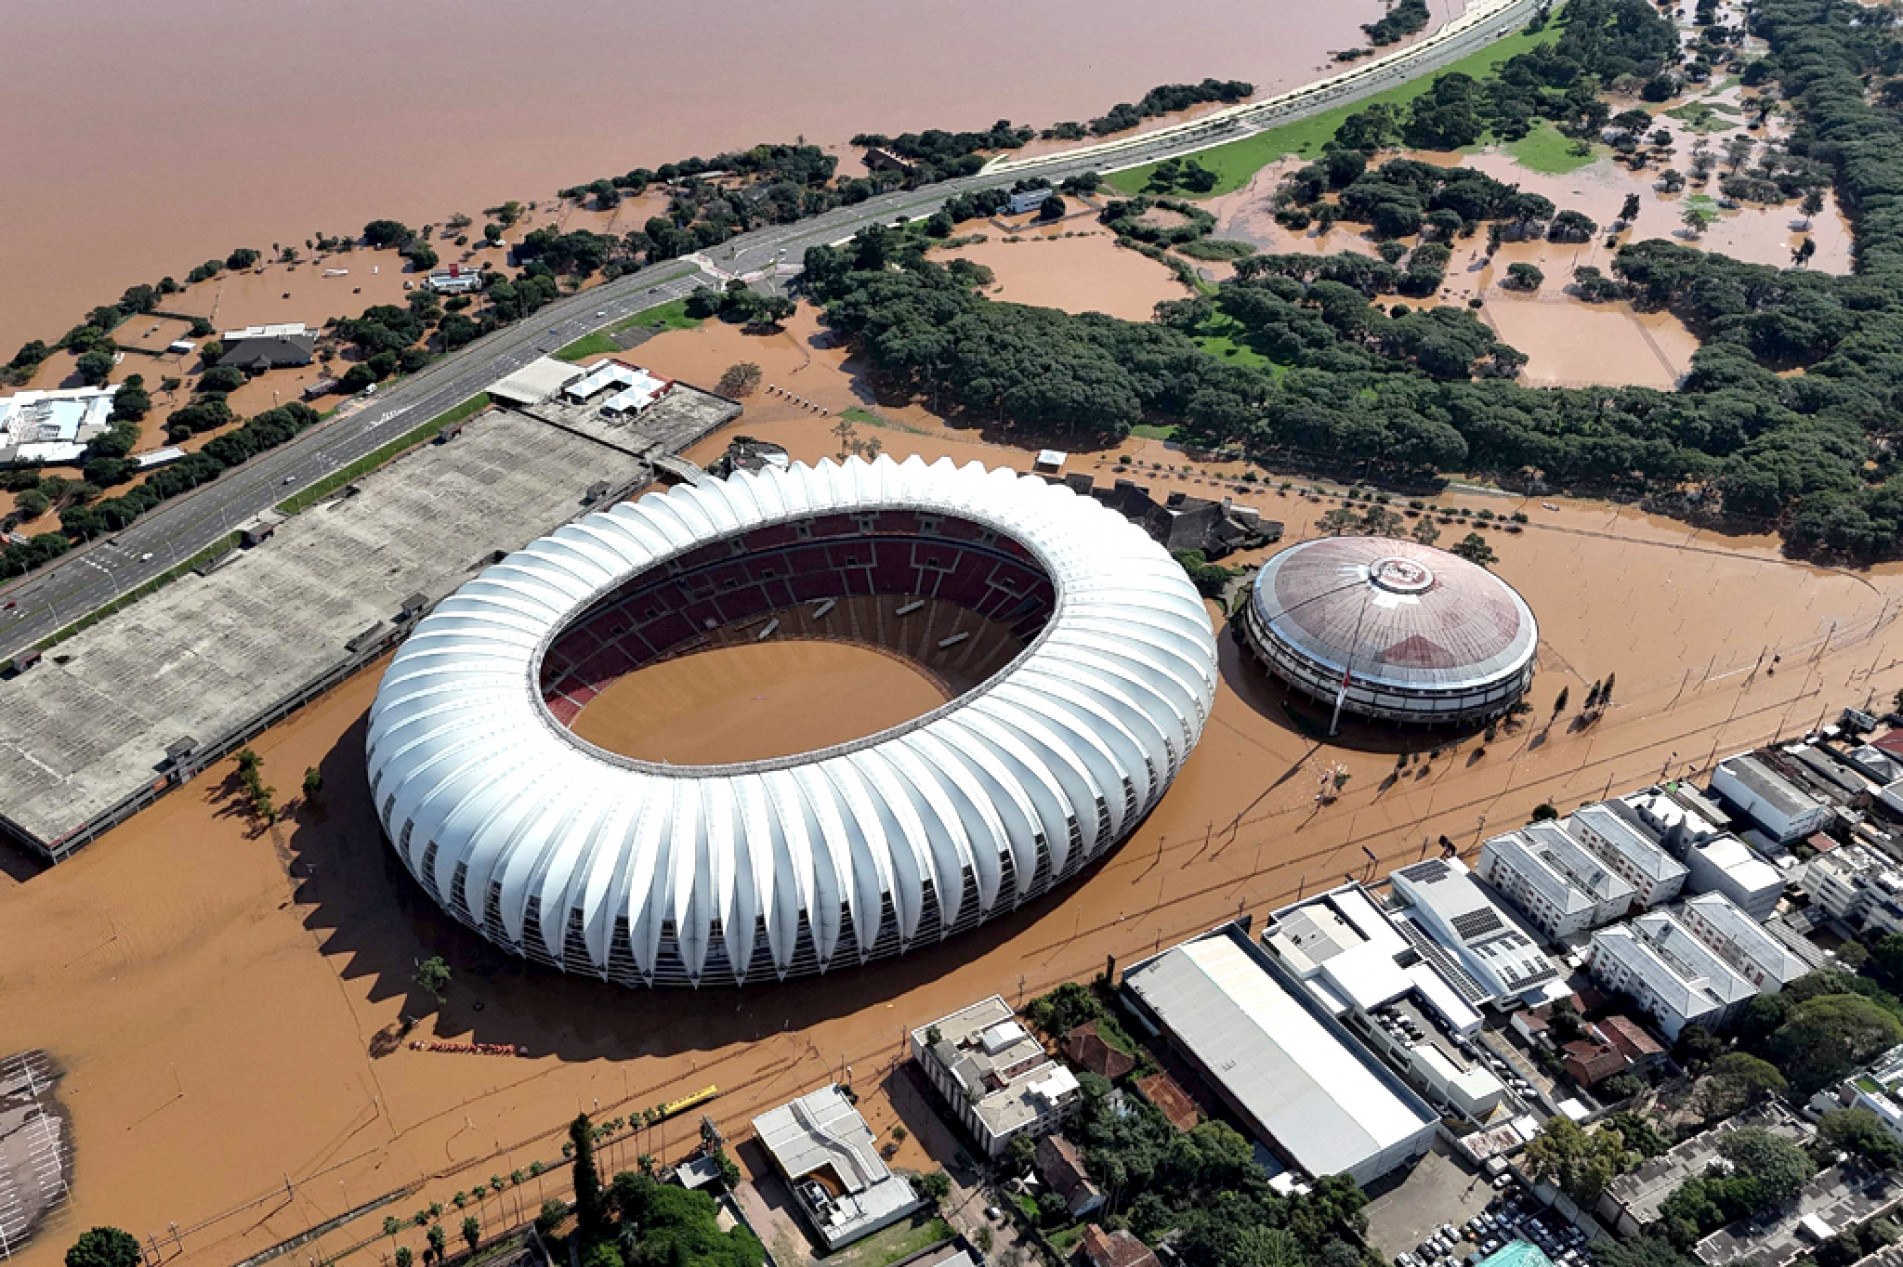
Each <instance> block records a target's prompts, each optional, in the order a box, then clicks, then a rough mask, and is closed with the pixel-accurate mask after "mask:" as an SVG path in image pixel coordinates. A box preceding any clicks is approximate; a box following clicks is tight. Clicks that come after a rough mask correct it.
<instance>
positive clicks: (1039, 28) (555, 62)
mask: <svg viewBox="0 0 1903 1267" xmlns="http://www.w3.org/2000/svg"><path fill="white" fill-rule="evenodd" d="M1459 7H1460V6H1459V3H1458V0H1433V3H1432V8H1433V11H1434V18H1433V23H1432V25H1433V26H1434V27H1438V26H1440V25H1441V24H1443V23H1445V22H1446V21H1447V20H1448V19H1449V18H1451V17H1452V16H1454V14H1455V13H1457V12H1458V10H1459ZM1383 11H1384V6H1383V4H1382V3H1381V0H1341V2H1340V3H1337V4H1332V5H1305V4H1295V3H1278V4H1273V5H1266V6H1265V5H1261V4H1253V3H1248V2H1247V0H1183V3H1179V4H1174V5H1155V4H1148V3H1143V2H1142V0H1099V3H1096V4H1094V5H1092V6H1090V10H1089V13H1088V15H1087V16H1086V15H1082V14H1080V12H1079V10H1078V9H1077V8H1076V7H1075V6H1074V5H1070V4H1065V3H1061V2H1060V0H1032V2H1031V3H1021V2H1020V3H1006V2H1005V0H979V2H978V3H975V4H967V5H963V6H960V8H959V9H958V11H957V13H956V15H955V18H954V15H952V14H950V13H949V12H948V11H947V10H945V9H944V8H943V6H939V5H931V4H927V3H925V0H884V2H882V3H874V0H840V2H839V3H835V4H832V5H828V6H826V7H824V8H820V7H817V6H813V7H800V6H794V7H791V8H789V7H788V6H785V5H779V4H773V3H769V2H768V0H732V2H730V3H726V4H718V5H691V4H671V5H658V6H657V5H629V4H625V3H621V2H619V0H574V2H573V3H570V4H566V5H563V6H561V7H560V8H559V9H553V10H548V11H546V12H544V11H541V10H536V11H533V12H530V11H524V10H523V9H521V8H520V7H519V6H514V5H508V4H504V3H502V2H501V0H475V2H474V3H464V4H451V3H447V0H422V2H421V3H415V4H403V5H384V6H377V7H365V6H362V5H359V4H348V3H342V2H340V0H328V2H326V3H319V4H317V5H270V4H242V3H236V2H235V0H185V2H184V3H182V4H173V5H158V6H154V5H149V4H135V3H131V2H129V0H102V3H99V4H94V5H86V6H73V5H49V4H44V3H37V2H36V0H0V31H5V32H6V38H5V39H4V40H0V163H4V168H3V169H0V224H4V225H5V226H6V230H7V231H6V233H5V234H4V235H0V277H4V278H5V279H6V285H7V293H8V294H9V295H10V296H13V297H14V298H15V299H16V300H19V299H30V300H31V302H15V303H10V304H5V305H0V348H5V349H7V350H9V351H10V350H11V348H12V347H14V346H15V345H17V344H18V343H20V342H22V341H23V340H25V339H27V338H32V337H43V338H50V337H52V336H54V335H57V334H59V333H60V332H61V331H63V330H64V329H65V328H66V327H67V326H69V325H71V324H72V323H73V322H74V321H75V320H76V319H77V318H78V317H79V316H80V315H81V314H83V313H84V312H85V311H86V309H87V308H89V307H91V306H92V305H94V304H98V303H102V302H108V301H110V300H112V299H114V298H117V296H118V294H119V292H120V291H121V290H123V289H124V288H125V287H126V286H127V285H130V284H132V283H134V282H142V281H154V280H156V279H157V278H159V277H160V276H162V275H165V274H172V275H174V276H179V277H182V276H183V275H184V273H185V271H186V270H187V269H188V268H190V267H191V265H192V264H194V263H196V262H197V261H199V260H203V259H205V258H207V257H210V256H214V255H216V256H223V255H224V254H225V253H226V252H227V251H229V250H230V249H231V248H233V247H235V246H240V245H250V246H255V247H258V248H260V249H263V248H267V247H269V246H270V245H271V244H272V243H274V242H278V243H284V244H291V243H301V242H302V241H303V240H304V239H305V238H307V237H309V236H310V235H311V234H312V233H313V232H315V231H318V230H323V231H325V232H327V233H342V232H351V231H355V230H356V229H357V228H359V227H360V226H361V225H362V224H363V223H364V222H365V221H366V220H369V219H372V218H374V217H377V216H395V217H397V218H399V219H404V220H407V221H409V222H411V223H413V224H414V223H419V222H424V221H430V220H435V219H440V218H442V217H444V216H447V215H448V214H450V213H451V212H453V211H457V210H462V211H465V212H468V213H469V214H471V215H475V214H477V213H479V212H480V211H481V209H482V208H483V207H485V206H488V205H491V204H494V203H498V202H501V201H503V200H505V199H509V198H516V199H521V200H523V201H525V202H526V201H528V200H531V199H545V198H547V197H549V196H550V195H551V194H552V193H553V191H554V190H556V189H558V188H560V187H562V186H564V185H569V184H576V183H581V182H585V181H588V180H592V179H594V178H596V177H599V176H609V175H614V174H616V173H618V172H623V171H626V170H628V169H629V168H632V167H636V166H643V165H646V166H654V165H657V164H660V163H664V162H667V161H669V160H672V159H677V158H681V157H684V156H686V155H689V154H703V155H712V154H714V153H716V152H718V151H720V150H722V149H725V148H732V147H736V146H743V145H748V144H751V143H754V142H757V141H765V140H773V141H791V140H794V139H796V138H798V137H802V136H804V137H807V138H811V139H813V140H814V141H816V142H840V141H844V140H845V139H846V138H848V137H850V136H852V135H853V134H854V133H856V132H861V131H880V132H888V133H896V132H903V131H907V130H912V129H920V128H927V127H950V128H982V127H987V126H989V125H990V124H991V122H992V121H993V120H995V119H998V118H1000V117H1008V118H1011V119H1013V120H1019V121H1024V122H1030V123H1034V124H1039V125H1042V124H1048V123H1051V122H1054V121H1057V120H1059V119H1088V118H1090V117H1091V116H1093V115H1096V114H1101V113H1102V112H1103V111H1104V110H1106V109H1108V108H1109V107H1110V106H1111V105H1113V104H1115V103H1116V102H1118V101H1134V100H1135V99H1137V98H1138V97H1139V96H1141V95H1142V94H1143V92H1144V91H1145V90H1146V89H1148V88H1150V87H1151V86H1152V85H1155V84H1159V83H1164V82H1171V81H1181V80H1196V79H1200V78H1202V77H1204V76H1206V75H1213V76H1217V77H1220V78H1237V79H1247V80H1249V81H1250V82H1252V83H1254V84H1255V85H1256V87H1257V89H1258V90H1259V91H1262V92H1274V91H1278V90H1281V89H1285V88H1289V87H1292V86H1294V85H1296V84H1298V83H1301V82H1305V81H1307V80H1310V79H1312V78H1315V77H1316V76H1317V74H1319V73H1320V72H1321V71H1322V70H1324V69H1325V68H1326V66H1327V58H1328V54H1329V53H1330V52H1331V51H1332V50H1334V49H1337V48H1345V47H1350V46H1353V45H1355V44H1358V43H1361V42H1362V38H1361V34H1360V31H1359V29H1358V28H1359V26H1360V24H1361V23H1364V22H1368V21H1371V20H1373V19H1374V18H1376V17H1379V16H1380V15H1381V14H1382V12H1383ZM624 218H625V217H624Z"/></svg>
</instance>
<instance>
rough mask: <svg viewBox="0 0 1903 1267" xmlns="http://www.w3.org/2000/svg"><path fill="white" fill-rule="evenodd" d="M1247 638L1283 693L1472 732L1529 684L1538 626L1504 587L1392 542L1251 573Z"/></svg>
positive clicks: (1338, 549)
mask: <svg viewBox="0 0 1903 1267" xmlns="http://www.w3.org/2000/svg"><path fill="white" fill-rule="evenodd" d="M1237 629H1238V630H1239V631H1240V632H1241V634H1242V638H1243V641H1244V642H1245V643H1246V644H1247V645H1248V647H1249V649H1250V650H1251V651H1252V652H1254V654H1255V656H1256V658H1257V659H1259V660H1260V661H1261V662H1262V663H1263V665H1264V666H1265V667H1266V668H1267V669H1268V670H1269V672H1271V673H1273V674H1274V675H1275V676H1276V677H1278V678H1280V679H1282V681H1284V682H1286V683H1287V684H1288V685H1289V686H1291V687H1294V688H1295V689H1296V690H1298V691H1300V692H1302V693H1303V694H1305V695H1309V696H1312V697H1313V698H1315V699H1316V700H1319V701H1321V702H1323V703H1325V704H1327V705H1329V706H1330V707H1331V708H1332V707H1333V706H1334V704H1335V702H1336V700H1337V698H1339V699H1340V701H1341V707H1342V711H1343V712H1347V713H1355V714H1358V715H1360V716H1363V717H1371V718H1375V719H1377V720H1380V721H1388V722H1403V723H1423V724H1437V723H1440V724H1445V723H1452V724H1470V723H1473V722H1478V721H1484V720H1486V719H1488V718H1492V717H1497V716H1499V715H1500V714H1502V713H1504V712H1506V711H1507V710H1508V709H1509V708H1511V707H1512V706H1513V704H1514V703H1515V702H1516V701H1517V700H1518V699H1519V698H1520V696H1521V694H1522V693H1524V692H1525V690H1526V688H1527V685H1528V684H1529V683H1530V682H1532V680H1533V657H1534V652H1535V651H1536V650H1537V648H1538V646H1539V628H1538V626H1537V625H1536V624H1535V623H1534V621H1533V613H1532V611H1531V610H1530V609H1529V608H1528V607H1527V605H1526V602H1525V600H1523V599H1522V598H1521V597H1520V596H1519V594H1518V593H1516V592H1515V591H1514V589H1513V587H1512V586H1510V585H1508V584H1507V583H1506V582H1505V581H1503V580H1501V579H1500V578H1499V577H1497V576H1495V575H1494V574H1493V573H1491V572H1489V571H1487V570H1486V569H1485V568H1483V567H1480V566H1479V565H1478V564H1474V563H1469V562H1468V561H1467V560H1465V559H1462V558H1460V557H1459V556H1457V555H1453V554H1449V553H1447V552H1446V551H1445V550H1437V549H1435V548H1434V547H1432V546H1424V545H1421V544H1419V543H1417V542H1413V541H1407V540H1397V539H1394V538H1390V537H1324V538H1321V539H1320V540H1316V541H1305V542H1302V543H1301V544H1299V545H1295V546H1291V547H1289V548H1288V549H1286V550H1283V551H1282V552H1281V553H1279V554H1277V555H1275V556H1274V557H1273V558H1271V559H1270V560H1269V561H1268V562H1267V563H1265V564H1264V565H1263V566H1262V570H1261V571H1260V572H1259V573H1258V574H1257V575H1256V580H1255V588H1254V591H1253V593H1252V594H1251V595H1250V599H1249V606H1248V609H1247V611H1246V612H1245V613H1244V615H1243V619H1242V620H1241V621H1239V622H1238V623H1237Z"/></svg>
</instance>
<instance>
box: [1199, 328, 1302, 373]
mask: <svg viewBox="0 0 1903 1267" xmlns="http://www.w3.org/2000/svg"><path fill="white" fill-rule="evenodd" d="M1247 333H1248V332H1247V331H1245V330H1244V329H1243V328H1242V323H1241V322H1239V321H1237V320H1236V319H1235V318H1234V317H1226V316H1223V315H1221V314H1217V315H1216V316H1213V317H1211V318H1210V319H1209V320H1207V321H1205V322H1203V323H1202V324H1201V325H1199V326H1197V327H1196V329H1195V330H1194V331H1192V332H1191V334H1190V338H1191V339H1193V340H1195V343H1196V346H1197V347H1199V348H1201V349H1202V350H1203V351H1205V352H1207V353H1209V355H1211V356H1213V357H1215V358H1216V359H1217V360H1219V361H1221V362H1223V363H1224V364H1225V365H1241V366H1244V367H1246V368H1248V369H1252V370H1268V371H1269V372H1270V373H1271V374H1274V375H1275V376H1276V377H1278V378H1279V377H1281V376H1282V375H1283V374H1286V373H1288V367H1287V366H1286V365H1277V364H1276V363H1275V362H1274V361H1271V360H1270V359H1269V358H1268V357H1266V356H1264V355H1262V353H1260V352H1258V351H1256V350H1255V349H1254V348H1252V347H1250V346H1249V345H1248V343H1247V342H1246V341H1245V340H1246V337H1247Z"/></svg>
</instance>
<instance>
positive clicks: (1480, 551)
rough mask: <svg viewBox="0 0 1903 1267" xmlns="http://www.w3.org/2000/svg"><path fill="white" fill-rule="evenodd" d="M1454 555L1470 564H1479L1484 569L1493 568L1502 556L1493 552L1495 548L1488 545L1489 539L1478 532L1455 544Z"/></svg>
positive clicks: (1469, 534)
mask: <svg viewBox="0 0 1903 1267" xmlns="http://www.w3.org/2000/svg"><path fill="white" fill-rule="evenodd" d="M1452 553H1454V554H1457V555H1459V556H1460V557H1461V558H1463V559H1465V560H1467V562H1469V563H1478V564H1479V565H1480V566H1481V567H1483V568H1484V567H1492V566H1493V565H1494V564H1495V563H1498V562H1499V561H1500V556H1499V555H1497V554H1495V553H1494V552H1493V547H1492V546H1490V545H1488V544H1487V539H1486V538H1485V537H1483V536H1481V535H1480V534H1479V533H1477V532H1470V533H1468V534H1467V535H1466V536H1464V537H1462V538H1461V539H1460V540H1459V541H1457V542H1455V543H1454V548H1453V551H1452Z"/></svg>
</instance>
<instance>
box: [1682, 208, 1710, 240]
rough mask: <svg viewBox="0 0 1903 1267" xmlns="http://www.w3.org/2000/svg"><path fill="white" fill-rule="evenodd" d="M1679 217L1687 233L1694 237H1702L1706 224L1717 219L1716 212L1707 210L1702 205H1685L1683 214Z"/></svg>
mask: <svg viewBox="0 0 1903 1267" xmlns="http://www.w3.org/2000/svg"><path fill="white" fill-rule="evenodd" d="M1679 219H1680V221H1682V222H1683V223H1684V225H1685V231H1686V232H1687V233H1689V234H1690V235H1691V236H1692V237H1694V238H1702V237H1704V236H1705V228H1706V226H1707V225H1709V224H1710V223H1711V222H1712V221H1713V220H1715V219H1717V213H1715V212H1712V211H1707V210H1706V209H1705V208H1703V207H1687V208H1685V214H1684V215H1682V216H1680V217H1679Z"/></svg>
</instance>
